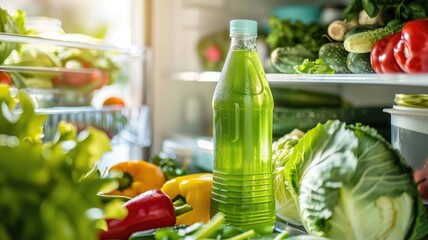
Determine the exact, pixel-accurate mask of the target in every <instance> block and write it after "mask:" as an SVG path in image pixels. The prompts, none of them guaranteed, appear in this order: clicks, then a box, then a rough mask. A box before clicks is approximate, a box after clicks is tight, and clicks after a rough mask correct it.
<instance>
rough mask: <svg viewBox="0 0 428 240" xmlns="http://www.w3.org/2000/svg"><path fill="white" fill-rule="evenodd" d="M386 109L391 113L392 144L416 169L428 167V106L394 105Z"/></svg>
mask: <svg viewBox="0 0 428 240" xmlns="http://www.w3.org/2000/svg"><path fill="white" fill-rule="evenodd" d="M384 111H385V112H388V113H390V114H391V143H392V145H393V146H394V147H395V148H397V149H398V150H399V151H400V152H401V154H402V155H403V156H404V157H405V158H406V160H407V161H408V163H409V164H410V165H411V166H412V167H413V169H414V170H418V169H423V168H428V166H427V167H426V166H425V165H426V162H427V160H428V108H413V107H403V106H394V107H393V108H389V109H385V110H384ZM427 171H428V169H427Z"/></svg>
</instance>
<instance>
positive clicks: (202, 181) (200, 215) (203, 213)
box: [161, 173, 213, 225]
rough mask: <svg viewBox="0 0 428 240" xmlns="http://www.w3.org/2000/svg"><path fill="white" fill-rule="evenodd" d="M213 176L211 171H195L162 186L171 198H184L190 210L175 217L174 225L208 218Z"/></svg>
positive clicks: (163, 190)
mask: <svg viewBox="0 0 428 240" xmlns="http://www.w3.org/2000/svg"><path fill="white" fill-rule="evenodd" d="M212 186H213V177H212V174H211V173H195V174H189V175H185V176H181V177H177V178H173V179H171V180H169V181H167V182H165V184H164V185H163V186H162V188H161V191H162V192H164V193H165V194H166V195H168V197H169V198H170V199H171V200H172V199H174V198H176V197H177V196H179V195H180V196H181V197H183V198H185V199H186V202H187V203H188V204H189V205H191V206H192V209H193V210H192V211H189V212H187V213H184V214H182V215H180V216H178V217H177V221H176V225H180V224H187V225H191V224H193V223H196V222H204V223H206V222H208V221H209V220H210V206H211V190H212Z"/></svg>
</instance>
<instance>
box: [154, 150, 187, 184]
mask: <svg viewBox="0 0 428 240" xmlns="http://www.w3.org/2000/svg"><path fill="white" fill-rule="evenodd" d="M150 162H151V163H153V164H155V165H156V166H159V167H160V168H161V170H162V172H163V173H164V175H165V178H166V180H170V179H173V178H176V177H179V176H183V175H185V174H186V170H184V169H183V168H181V167H180V165H179V163H178V161H177V159H176V158H175V157H174V156H173V155H171V154H163V153H161V154H158V155H155V156H152V157H151V158H150Z"/></svg>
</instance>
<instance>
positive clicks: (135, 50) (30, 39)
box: [0, 33, 145, 56]
mask: <svg viewBox="0 0 428 240" xmlns="http://www.w3.org/2000/svg"><path fill="white" fill-rule="evenodd" d="M0 40H2V41H6V42H16V43H33V44H52V45H56V46H63V47H75V48H85V49H96V50H103V51H116V52H120V53H124V54H129V55H130V56H140V55H142V54H143V53H144V51H145V49H144V48H143V47H141V46H138V45H133V46H131V47H130V48H122V47H117V46H112V45H105V44H93V43H84V42H76V41H64V40H59V39H50V38H43V37H37V36H27V35H20V34H10V33H0Z"/></svg>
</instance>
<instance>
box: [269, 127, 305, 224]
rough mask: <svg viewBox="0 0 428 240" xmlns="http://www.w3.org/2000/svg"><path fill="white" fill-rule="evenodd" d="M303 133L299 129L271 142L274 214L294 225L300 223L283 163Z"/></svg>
mask: <svg viewBox="0 0 428 240" xmlns="http://www.w3.org/2000/svg"><path fill="white" fill-rule="evenodd" d="M303 135H304V133H303V132H301V131H300V130H293V131H292V132H291V133H289V134H286V135H285V136H283V137H281V138H279V139H278V140H277V141H275V142H273V144H272V169H273V176H274V182H273V184H274V192H275V205H276V216H277V217H278V218H280V219H282V220H285V221H287V222H289V223H292V224H294V225H302V223H301V220H300V215H299V210H298V208H297V205H296V202H295V200H294V197H293V196H292V195H291V193H290V191H289V189H287V187H286V185H285V183H284V182H285V164H286V163H287V161H288V159H289V158H290V156H291V153H292V152H293V149H294V146H295V145H296V144H297V143H298V142H299V140H300V138H302V136H303Z"/></svg>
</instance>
